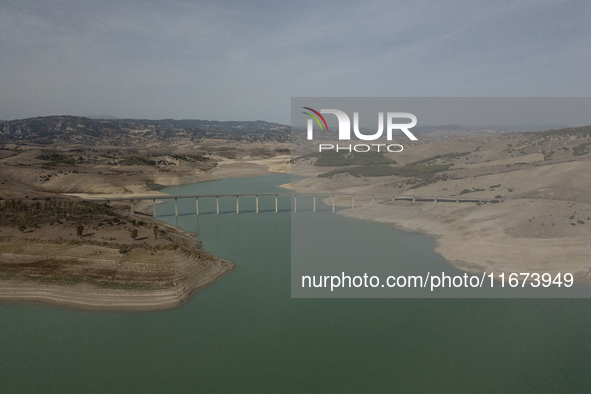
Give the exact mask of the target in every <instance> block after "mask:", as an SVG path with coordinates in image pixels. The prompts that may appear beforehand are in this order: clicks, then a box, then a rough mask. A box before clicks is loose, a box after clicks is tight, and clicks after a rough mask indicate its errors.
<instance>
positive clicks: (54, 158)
mask: <svg viewBox="0 0 591 394" xmlns="http://www.w3.org/2000/svg"><path fill="white" fill-rule="evenodd" d="M37 159H39V160H47V161H49V162H50V163H49V164H50V165H56V164H69V165H72V166H74V165H76V159H74V157H72V156H68V155H64V154H61V153H58V152H57V151H44V152H43V153H42V154H41V155H39V156H37Z"/></svg>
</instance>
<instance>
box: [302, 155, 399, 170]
mask: <svg viewBox="0 0 591 394" xmlns="http://www.w3.org/2000/svg"><path fill="white" fill-rule="evenodd" d="M309 158H317V160H316V162H315V163H314V165H315V166H318V167H344V166H375V165H386V164H396V161H394V160H392V159H388V158H387V157H384V155H383V154H382V153H380V152H336V151H325V152H318V153H309V154H307V155H303V156H300V157H298V158H296V159H295V160H294V161H296V162H297V161H301V160H304V159H309Z"/></svg>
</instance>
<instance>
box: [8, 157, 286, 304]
mask: <svg viewBox="0 0 591 394" xmlns="http://www.w3.org/2000/svg"><path fill="white" fill-rule="evenodd" d="M289 160H290V156H277V157H274V158H270V159H258V160H240V161H237V160H222V161H221V163H220V165H219V166H218V168H217V169H216V170H215V171H214V172H213V173H212V174H205V175H204V176H202V177H201V179H195V178H191V177H185V178H181V179H177V180H176V181H175V184H191V183H195V182H196V181H208V180H215V179H221V178H222V177H244V176H256V175H263V174H266V173H270V172H284V173H285V172H289ZM222 175H223V176H222ZM185 181H186V182H185ZM135 189H137V190H135ZM132 190H134V192H133V193H125V194H122V193H111V194H108V195H105V194H91V193H63V194H64V195H68V196H71V197H79V198H93V197H95V198H105V197H121V196H125V197H134V196H135V197H140V196H142V197H144V196H154V197H156V198H157V197H158V196H162V195H163V193H161V192H158V191H149V192H147V191H144V190H142V188H141V187H135V188H133V189H132ZM120 205H121V207H120V208H121V212H127V210H126V208H125V207H124V206H123V205H124V203H123V204H120ZM150 207H151V204H149V203H148V202H144V203H139V204H136V212H142V211H146V210H148V209H149V208H150ZM142 220H144V221H147V222H150V223H152V224H154V225H157V226H159V227H160V228H167V229H168V230H169V231H171V232H173V233H174V234H175V237H176V239H177V241H178V242H179V243H180V244H181V245H182V247H181V250H179V251H175V252H170V253H169V254H168V255H166V256H163V257H165V258H166V259H167V260H166V263H165V264H167V265H170V266H174V269H175V280H174V282H173V284H174V285H173V286H170V287H169V288H164V289H150V290H128V289H117V288H109V289H105V288H100V287H98V286H96V285H92V284H88V283H76V284H48V283H40V282H33V281H30V280H0V303H25V304H36V305H43V306H50V307H59V308H66V309H75V310H93V311H113V312H114V311H125V312H130V311H154V310H163V309H170V308H175V307H180V306H182V305H184V304H186V303H187V302H189V301H190V300H191V298H192V296H193V295H194V294H195V293H196V292H198V291H200V290H203V289H205V288H206V287H208V286H211V285H212V284H214V283H215V282H217V281H218V280H220V279H222V278H223V277H224V276H225V275H227V274H228V273H230V271H232V270H233V269H234V268H235V264H234V263H232V262H230V261H227V260H223V259H219V258H217V257H215V256H212V255H210V254H209V253H207V252H204V251H203V250H202V248H201V244H200V241H199V240H198V239H197V238H196V237H195V236H194V235H193V234H192V233H189V232H186V231H184V230H182V229H180V228H177V227H174V226H171V225H169V224H167V223H166V222H163V221H161V220H158V219H154V218H151V217H148V216H146V217H142ZM28 247H29V248H30V246H28ZM33 249H34V248H33ZM95 249H98V248H95ZM33 252H34V251H33ZM93 253H97V252H96V251H93V252H92V253H87V254H93ZM100 253H103V254H104V253H108V251H107V252H105V251H104V250H103V251H100ZM0 256H2V259H3V260H4V261H10V260H19V261H21V262H22V261H31V262H33V261H35V260H38V259H39V258H40V257H42V256H43V252H42V251H39V253H37V254H35V253H30V254H29V255H27V254H23V253H17V254H11V253H0ZM68 257H69V256H67V255H60V258H68ZM78 257H79V256H78ZM109 258H110V259H111V260H109V262H111V263H112V262H114V261H115V262H116V261H117V259H119V256H118V254H117V253H115V254H111V255H110V256H109ZM143 258H148V259H149V257H146V256H144V257H143ZM85 260H88V261H90V260H92V259H90V258H87V259H85ZM119 264H120V262H119Z"/></svg>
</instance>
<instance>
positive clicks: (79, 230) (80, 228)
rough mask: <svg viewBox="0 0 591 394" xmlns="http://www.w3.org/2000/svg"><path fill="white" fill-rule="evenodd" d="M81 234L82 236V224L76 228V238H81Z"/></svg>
mask: <svg viewBox="0 0 591 394" xmlns="http://www.w3.org/2000/svg"><path fill="white" fill-rule="evenodd" d="M82 234H84V226H83V225H82V223H78V226H76V235H78V238H82Z"/></svg>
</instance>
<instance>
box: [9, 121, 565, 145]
mask: <svg viewBox="0 0 591 394" xmlns="http://www.w3.org/2000/svg"><path fill="white" fill-rule="evenodd" d="M104 118H109V119H104ZM568 127H569V126H567V125H561V124H546V125H535V124H528V125H519V126H495V125H488V126H462V125H457V124H448V125H442V126H418V127H414V128H413V129H412V132H413V134H415V135H417V136H422V137H439V138H444V137H447V138H451V137H472V136H481V135H497V134H506V133H517V132H530V131H546V130H554V129H564V128H568ZM362 131H363V132H366V133H368V134H373V133H375V130H363V129H362ZM318 133H319V134H316V135H318V136H319V137H320V138H323V137H328V138H332V137H333V135H332V133H331V134H326V131H325V132H324V133H323V132H320V131H319V132H318ZM296 134H298V137H300V138H301V137H303V136H304V134H305V130H298V131H296ZM138 138H141V139H144V140H149V139H160V140H162V139H167V140H170V139H173V138H188V139H191V140H200V139H204V138H208V139H230V140H235V141H245V142H263V141H276V142H289V141H290V138H291V127H290V126H287V125H282V124H278V123H271V122H265V121H262V120H258V121H226V122H220V121H211V120H199V119H183V120H174V119H161V120H149V119H116V118H113V117H107V116H102V117H99V116H97V117H95V118H94V119H93V118H87V117H79V116H46V117H36V118H28V119H17V120H10V121H0V143H5V144H6V143H13V142H25V141H30V142H36V143H40V144H54V143H81V144H90V145H95V144H98V143H99V142H102V143H104V142H105V140H107V141H108V143H109V144H110V145H129V144H130V143H132V142H133V140H137V139H138Z"/></svg>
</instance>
